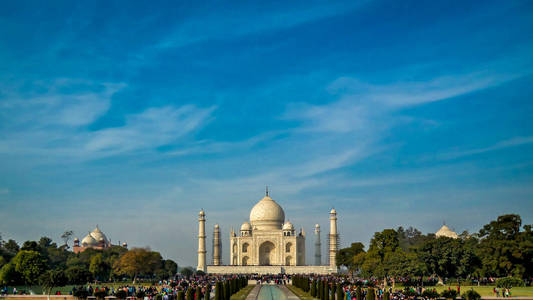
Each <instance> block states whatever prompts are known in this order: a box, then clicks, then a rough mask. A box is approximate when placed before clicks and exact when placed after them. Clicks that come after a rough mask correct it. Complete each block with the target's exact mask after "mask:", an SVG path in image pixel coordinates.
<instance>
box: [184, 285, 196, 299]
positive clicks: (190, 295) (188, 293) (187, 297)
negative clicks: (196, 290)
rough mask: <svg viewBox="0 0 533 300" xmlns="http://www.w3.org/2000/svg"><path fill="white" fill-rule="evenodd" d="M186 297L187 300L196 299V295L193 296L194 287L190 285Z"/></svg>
mask: <svg viewBox="0 0 533 300" xmlns="http://www.w3.org/2000/svg"><path fill="white" fill-rule="evenodd" d="M185 299H187V300H193V299H194V296H193V292H192V287H191V286H189V287H188V288H187V293H185Z"/></svg>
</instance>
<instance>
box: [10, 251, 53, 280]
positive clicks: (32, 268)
mask: <svg viewBox="0 0 533 300" xmlns="http://www.w3.org/2000/svg"><path fill="white" fill-rule="evenodd" d="M13 263H14V264H15V270H16V271H17V272H18V273H20V274H21V276H22V279H23V280H24V282H25V283H26V284H28V285H30V286H31V285H33V284H35V283H36V282H37V280H38V278H39V276H40V275H41V274H42V273H43V272H44V271H45V270H46V263H45V261H44V258H43V257H42V255H41V254H40V253H39V252H36V251H28V250H21V251H19V253H17V255H16V256H15V257H14V258H13Z"/></svg>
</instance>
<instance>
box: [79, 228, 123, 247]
mask: <svg viewBox="0 0 533 300" xmlns="http://www.w3.org/2000/svg"><path fill="white" fill-rule="evenodd" d="M111 246H113V245H112V244H111V240H108V239H107V237H106V235H105V234H104V233H103V232H102V231H101V230H100V228H98V225H96V228H95V229H94V230H93V231H91V232H89V234H87V235H86V236H85V237H84V238H83V239H82V240H81V245H80V240H79V239H78V238H75V239H74V247H73V251H74V253H80V252H83V251H85V250H87V249H96V250H104V249H107V248H110V247H111ZM122 247H125V248H127V247H128V244H126V243H122Z"/></svg>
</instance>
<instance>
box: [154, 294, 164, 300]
mask: <svg viewBox="0 0 533 300" xmlns="http://www.w3.org/2000/svg"><path fill="white" fill-rule="evenodd" d="M155 300H163V295H161V294H157V295H155Z"/></svg>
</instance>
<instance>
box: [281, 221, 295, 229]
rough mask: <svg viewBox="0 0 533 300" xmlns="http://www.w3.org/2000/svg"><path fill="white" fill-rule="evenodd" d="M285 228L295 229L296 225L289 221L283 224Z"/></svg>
mask: <svg viewBox="0 0 533 300" xmlns="http://www.w3.org/2000/svg"><path fill="white" fill-rule="evenodd" d="M283 230H294V226H293V225H292V223H291V222H290V221H287V222H285V224H283Z"/></svg>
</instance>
